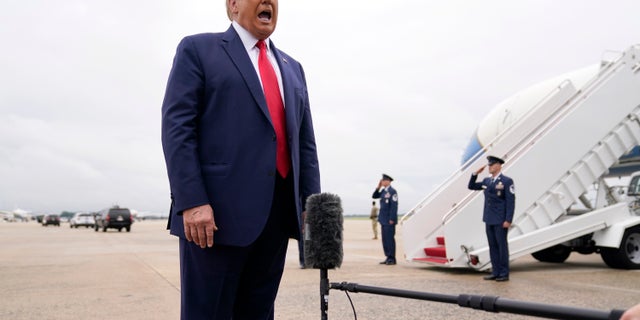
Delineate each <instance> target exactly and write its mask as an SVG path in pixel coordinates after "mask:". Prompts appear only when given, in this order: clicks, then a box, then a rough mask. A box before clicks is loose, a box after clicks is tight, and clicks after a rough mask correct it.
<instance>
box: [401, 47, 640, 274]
mask: <svg viewBox="0 0 640 320" xmlns="http://www.w3.org/2000/svg"><path fill="white" fill-rule="evenodd" d="M637 145H640V45H636V46H632V47H631V48H629V49H628V50H627V51H625V52H623V53H622V54H621V55H620V57H619V58H617V59H616V60H614V61H612V62H608V63H603V65H602V66H601V67H600V68H599V70H597V71H596V72H595V75H593V76H592V78H591V79H590V80H589V81H587V82H586V83H585V84H584V85H582V86H581V87H579V88H576V86H575V85H574V83H573V82H572V81H570V80H565V81H563V82H561V83H560V84H559V85H557V86H556V87H555V88H554V89H553V90H552V91H551V92H549V94H547V95H546V96H544V97H543V98H542V99H541V100H540V101H539V102H538V103H536V104H533V105H532V107H531V108H530V110H529V111H528V112H527V113H526V114H524V115H523V116H522V117H521V118H520V119H519V120H518V121H516V122H515V123H513V124H512V125H511V126H510V127H509V128H507V129H506V130H504V131H503V132H502V133H500V134H499V135H498V136H496V137H495V139H494V140H493V141H492V142H491V143H490V144H488V145H485V146H484V148H483V149H482V150H481V151H480V152H479V153H478V154H476V155H475V156H474V157H472V158H471V159H470V160H469V161H467V163H465V164H464V165H463V166H462V167H461V168H460V169H459V170H458V171H456V172H455V173H454V174H453V175H452V176H450V177H449V178H448V179H447V180H446V181H445V182H444V183H443V184H442V185H441V186H440V187H438V188H437V189H436V190H435V191H434V192H433V193H431V194H430V195H429V196H428V197H427V198H425V199H424V200H423V201H422V202H420V203H419V204H418V205H417V206H416V207H414V208H413V209H412V210H411V211H410V212H409V213H408V214H407V215H405V217H404V218H403V220H402V221H401V224H402V232H403V240H404V247H405V254H406V258H407V259H408V260H410V261H416V262H424V263H428V264H431V265H439V266H446V267H471V268H474V269H478V270H486V269H488V268H490V263H489V253H488V246H487V243H486V236H485V233H484V224H483V223H482V221H481V220H482V219H481V217H482V210H483V203H484V198H483V195H482V192H474V191H470V190H468V189H467V184H468V181H469V178H470V176H471V173H472V172H475V171H476V170H477V169H478V168H479V167H481V166H482V165H484V164H485V163H486V159H485V157H486V155H489V154H491V155H495V156H498V157H501V158H503V159H505V160H506V163H505V165H504V166H503V173H504V174H505V175H507V176H510V177H511V178H513V179H514V182H515V188H516V209H515V215H514V220H513V226H512V228H511V229H510V231H509V247H510V259H511V260H513V259H516V258H518V257H520V256H522V255H525V254H530V253H533V252H536V251H538V250H541V249H545V248H548V247H551V246H553V245H556V244H559V243H562V242H564V241H567V240H570V239H573V238H576V237H579V236H581V235H584V234H588V233H592V232H595V231H598V230H603V229H605V228H607V227H608V226H611V225H612V224H614V223H617V222H620V221H625V220H629V219H640V218H639V217H637V216H633V215H632V214H631V213H630V212H629V210H628V208H627V205H626V203H619V204H615V205H610V206H606V207H601V208H596V209H595V210H592V211H590V212H588V213H585V214H582V215H579V216H575V217H573V216H572V217H568V216H567V212H568V208H569V207H570V206H572V205H573V204H574V203H576V202H578V201H579V198H580V197H581V196H582V195H583V194H584V193H585V192H586V191H587V190H588V188H589V187H590V186H592V185H593V184H594V183H597V182H598V181H599V179H600V178H601V177H602V176H603V175H604V174H606V173H607V172H608V169H609V168H610V167H611V166H612V165H614V164H615V163H616V162H617V161H618V159H619V158H620V157H621V156H623V155H624V154H625V153H627V152H628V151H629V150H631V149H632V148H633V147H634V146H637ZM445 239H446V241H445Z"/></svg>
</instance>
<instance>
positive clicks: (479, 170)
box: [476, 165, 486, 176]
mask: <svg viewBox="0 0 640 320" xmlns="http://www.w3.org/2000/svg"><path fill="white" fill-rule="evenodd" d="M484 167H486V165H484V166H482V167H480V169H478V171H476V176H477V175H479V174H480V173H482V171H484Z"/></svg>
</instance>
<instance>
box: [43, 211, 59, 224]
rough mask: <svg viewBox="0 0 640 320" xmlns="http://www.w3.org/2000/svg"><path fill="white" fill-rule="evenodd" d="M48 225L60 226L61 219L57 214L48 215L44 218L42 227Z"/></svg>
mask: <svg viewBox="0 0 640 320" xmlns="http://www.w3.org/2000/svg"><path fill="white" fill-rule="evenodd" d="M48 225H54V226H58V227H59V226H60V217H59V216H58V215H57V214H46V215H44V217H42V226H44V227H46V226H48Z"/></svg>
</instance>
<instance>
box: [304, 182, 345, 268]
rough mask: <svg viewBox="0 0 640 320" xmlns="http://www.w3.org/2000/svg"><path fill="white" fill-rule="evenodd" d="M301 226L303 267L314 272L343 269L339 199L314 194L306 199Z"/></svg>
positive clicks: (332, 196)
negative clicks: (304, 213)
mask: <svg viewBox="0 0 640 320" xmlns="http://www.w3.org/2000/svg"><path fill="white" fill-rule="evenodd" d="M306 208H307V210H306V211H307V214H306V218H305V224H304V264H305V266H306V267H309V268H314V269H334V268H336V267H338V268H339V267H340V265H342V255H343V252H342V230H343V227H342V224H343V218H342V206H341V201H340V197H338V196H337V195H335V194H331V193H317V194H313V195H311V196H309V198H307V206H306Z"/></svg>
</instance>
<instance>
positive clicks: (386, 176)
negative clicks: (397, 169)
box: [382, 173, 393, 181]
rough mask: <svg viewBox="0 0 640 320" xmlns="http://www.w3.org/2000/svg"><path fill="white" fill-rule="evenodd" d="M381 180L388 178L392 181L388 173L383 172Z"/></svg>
mask: <svg viewBox="0 0 640 320" xmlns="http://www.w3.org/2000/svg"><path fill="white" fill-rule="evenodd" d="M382 180H389V181H393V178H391V177H390V176H389V175H388V174H386V173H383V174H382Z"/></svg>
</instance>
